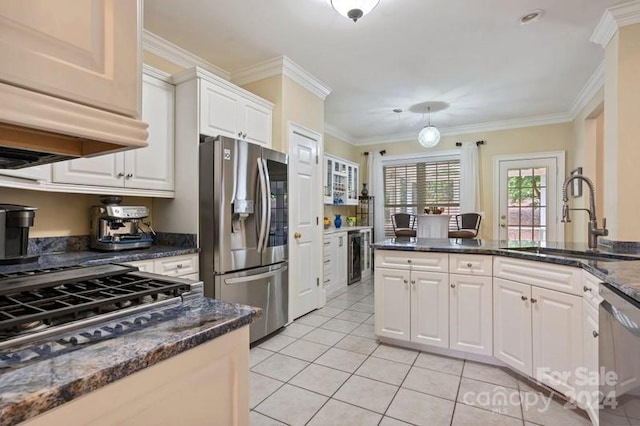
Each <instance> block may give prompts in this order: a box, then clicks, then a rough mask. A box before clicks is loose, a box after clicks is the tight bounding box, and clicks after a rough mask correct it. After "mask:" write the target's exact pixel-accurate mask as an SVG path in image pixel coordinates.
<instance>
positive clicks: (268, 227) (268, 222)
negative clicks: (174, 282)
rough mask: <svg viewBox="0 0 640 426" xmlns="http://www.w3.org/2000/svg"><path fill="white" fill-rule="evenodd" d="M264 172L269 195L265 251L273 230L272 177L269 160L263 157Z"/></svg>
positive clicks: (266, 189) (266, 190)
mask: <svg viewBox="0 0 640 426" xmlns="http://www.w3.org/2000/svg"><path fill="white" fill-rule="evenodd" d="M262 172H263V173H264V179H265V181H266V188H265V192H266V195H267V204H266V206H267V214H266V216H267V221H266V225H267V226H266V228H265V231H264V242H263V244H264V247H262V251H264V250H266V249H267V245H268V244H269V233H270V232H271V179H270V178H269V168H268V167H267V160H265V159H262Z"/></svg>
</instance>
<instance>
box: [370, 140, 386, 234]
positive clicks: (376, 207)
mask: <svg viewBox="0 0 640 426" xmlns="http://www.w3.org/2000/svg"><path fill="white" fill-rule="evenodd" d="M367 170H368V172H369V195H370V196H374V197H375V198H374V203H373V215H374V216H373V217H374V218H375V219H374V223H373V234H374V240H375V241H382V240H384V239H385V238H384V176H383V174H382V155H380V153H379V152H369V157H368V159H367Z"/></svg>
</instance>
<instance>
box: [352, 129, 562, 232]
mask: <svg viewBox="0 0 640 426" xmlns="http://www.w3.org/2000/svg"><path fill="white" fill-rule="evenodd" d="M478 140H484V141H486V144H485V145H482V146H480V176H481V184H480V200H481V201H480V203H481V204H480V205H481V210H482V211H484V213H485V216H484V220H483V223H482V225H481V232H480V236H481V237H482V238H493V233H494V226H497V225H496V224H495V223H494V222H495V220H494V219H495V218H494V214H493V192H494V190H495V189H496V185H497V182H494V181H493V160H494V159H493V157H494V156H496V155H506V154H525V153H534V152H547V151H568V149H569V148H570V146H571V140H572V125H571V123H563V124H553V125H548V126H535V127H525V128H520V129H510V130H499V131H493V132H481V133H473V134H466V135H457V136H443V137H442V140H441V141H440V143H439V144H438V146H437V147H435V148H433V150H431V151H443V150H451V149H456V146H455V144H456V142H464V141H478ZM380 150H386V154H385V155H400V154H413V153H424V152H425V151H426V150H425V149H424V148H422V147H420V145H419V144H418V141H417V140H412V141H404V142H398V143H387V144H379V145H367V146H362V147H360V151H361V152H364V151H380ZM361 158H364V157H361ZM362 161H363V162H364V160H362ZM566 161H567V163H568V164H572V163H573V154H572V153H571V152H567V157H566ZM362 170H363V172H364V173H365V174H364V175H363V176H366V173H367V172H366V167H363V168H362ZM361 173H362V172H361ZM571 236H572V235H571V233H570V232H567V234H565V239H566V240H567V241H571Z"/></svg>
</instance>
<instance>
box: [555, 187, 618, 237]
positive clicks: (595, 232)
mask: <svg viewBox="0 0 640 426" xmlns="http://www.w3.org/2000/svg"><path fill="white" fill-rule="evenodd" d="M575 179H579V180H581V181H584V182H585V183H586V184H587V186H588V187H589V208H588V209H571V208H569V196H568V195H567V187H568V186H569V184H570V183H571V182H573V181H574V180H575ZM593 193H594V191H593V182H591V179H589V178H588V177H586V176H583V175H578V174H576V175H569V176H567V177H566V179H565V180H564V183H563V184H562V203H563V204H562V223H568V222H571V217H570V216H569V211H570V210H585V211H587V212H588V213H589V248H590V249H596V248H598V237H600V236H602V237H605V236H607V235H609V231H608V230H607V219H602V228H598V219H597V218H596V203H595V197H594V194H593Z"/></svg>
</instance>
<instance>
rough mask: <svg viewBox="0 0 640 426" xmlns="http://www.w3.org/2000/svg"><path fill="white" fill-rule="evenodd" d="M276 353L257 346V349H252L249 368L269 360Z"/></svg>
mask: <svg viewBox="0 0 640 426" xmlns="http://www.w3.org/2000/svg"><path fill="white" fill-rule="evenodd" d="M274 353H275V352H272V351H268V350H266V349H262V348H259V347H257V346H256V347H255V348H251V350H250V351H249V366H250V367H253V366H254V365H256V364H258V363H260V362H262V361H264V360H265V359H267V358H269V357H270V356H271V355H273V354H274Z"/></svg>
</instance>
